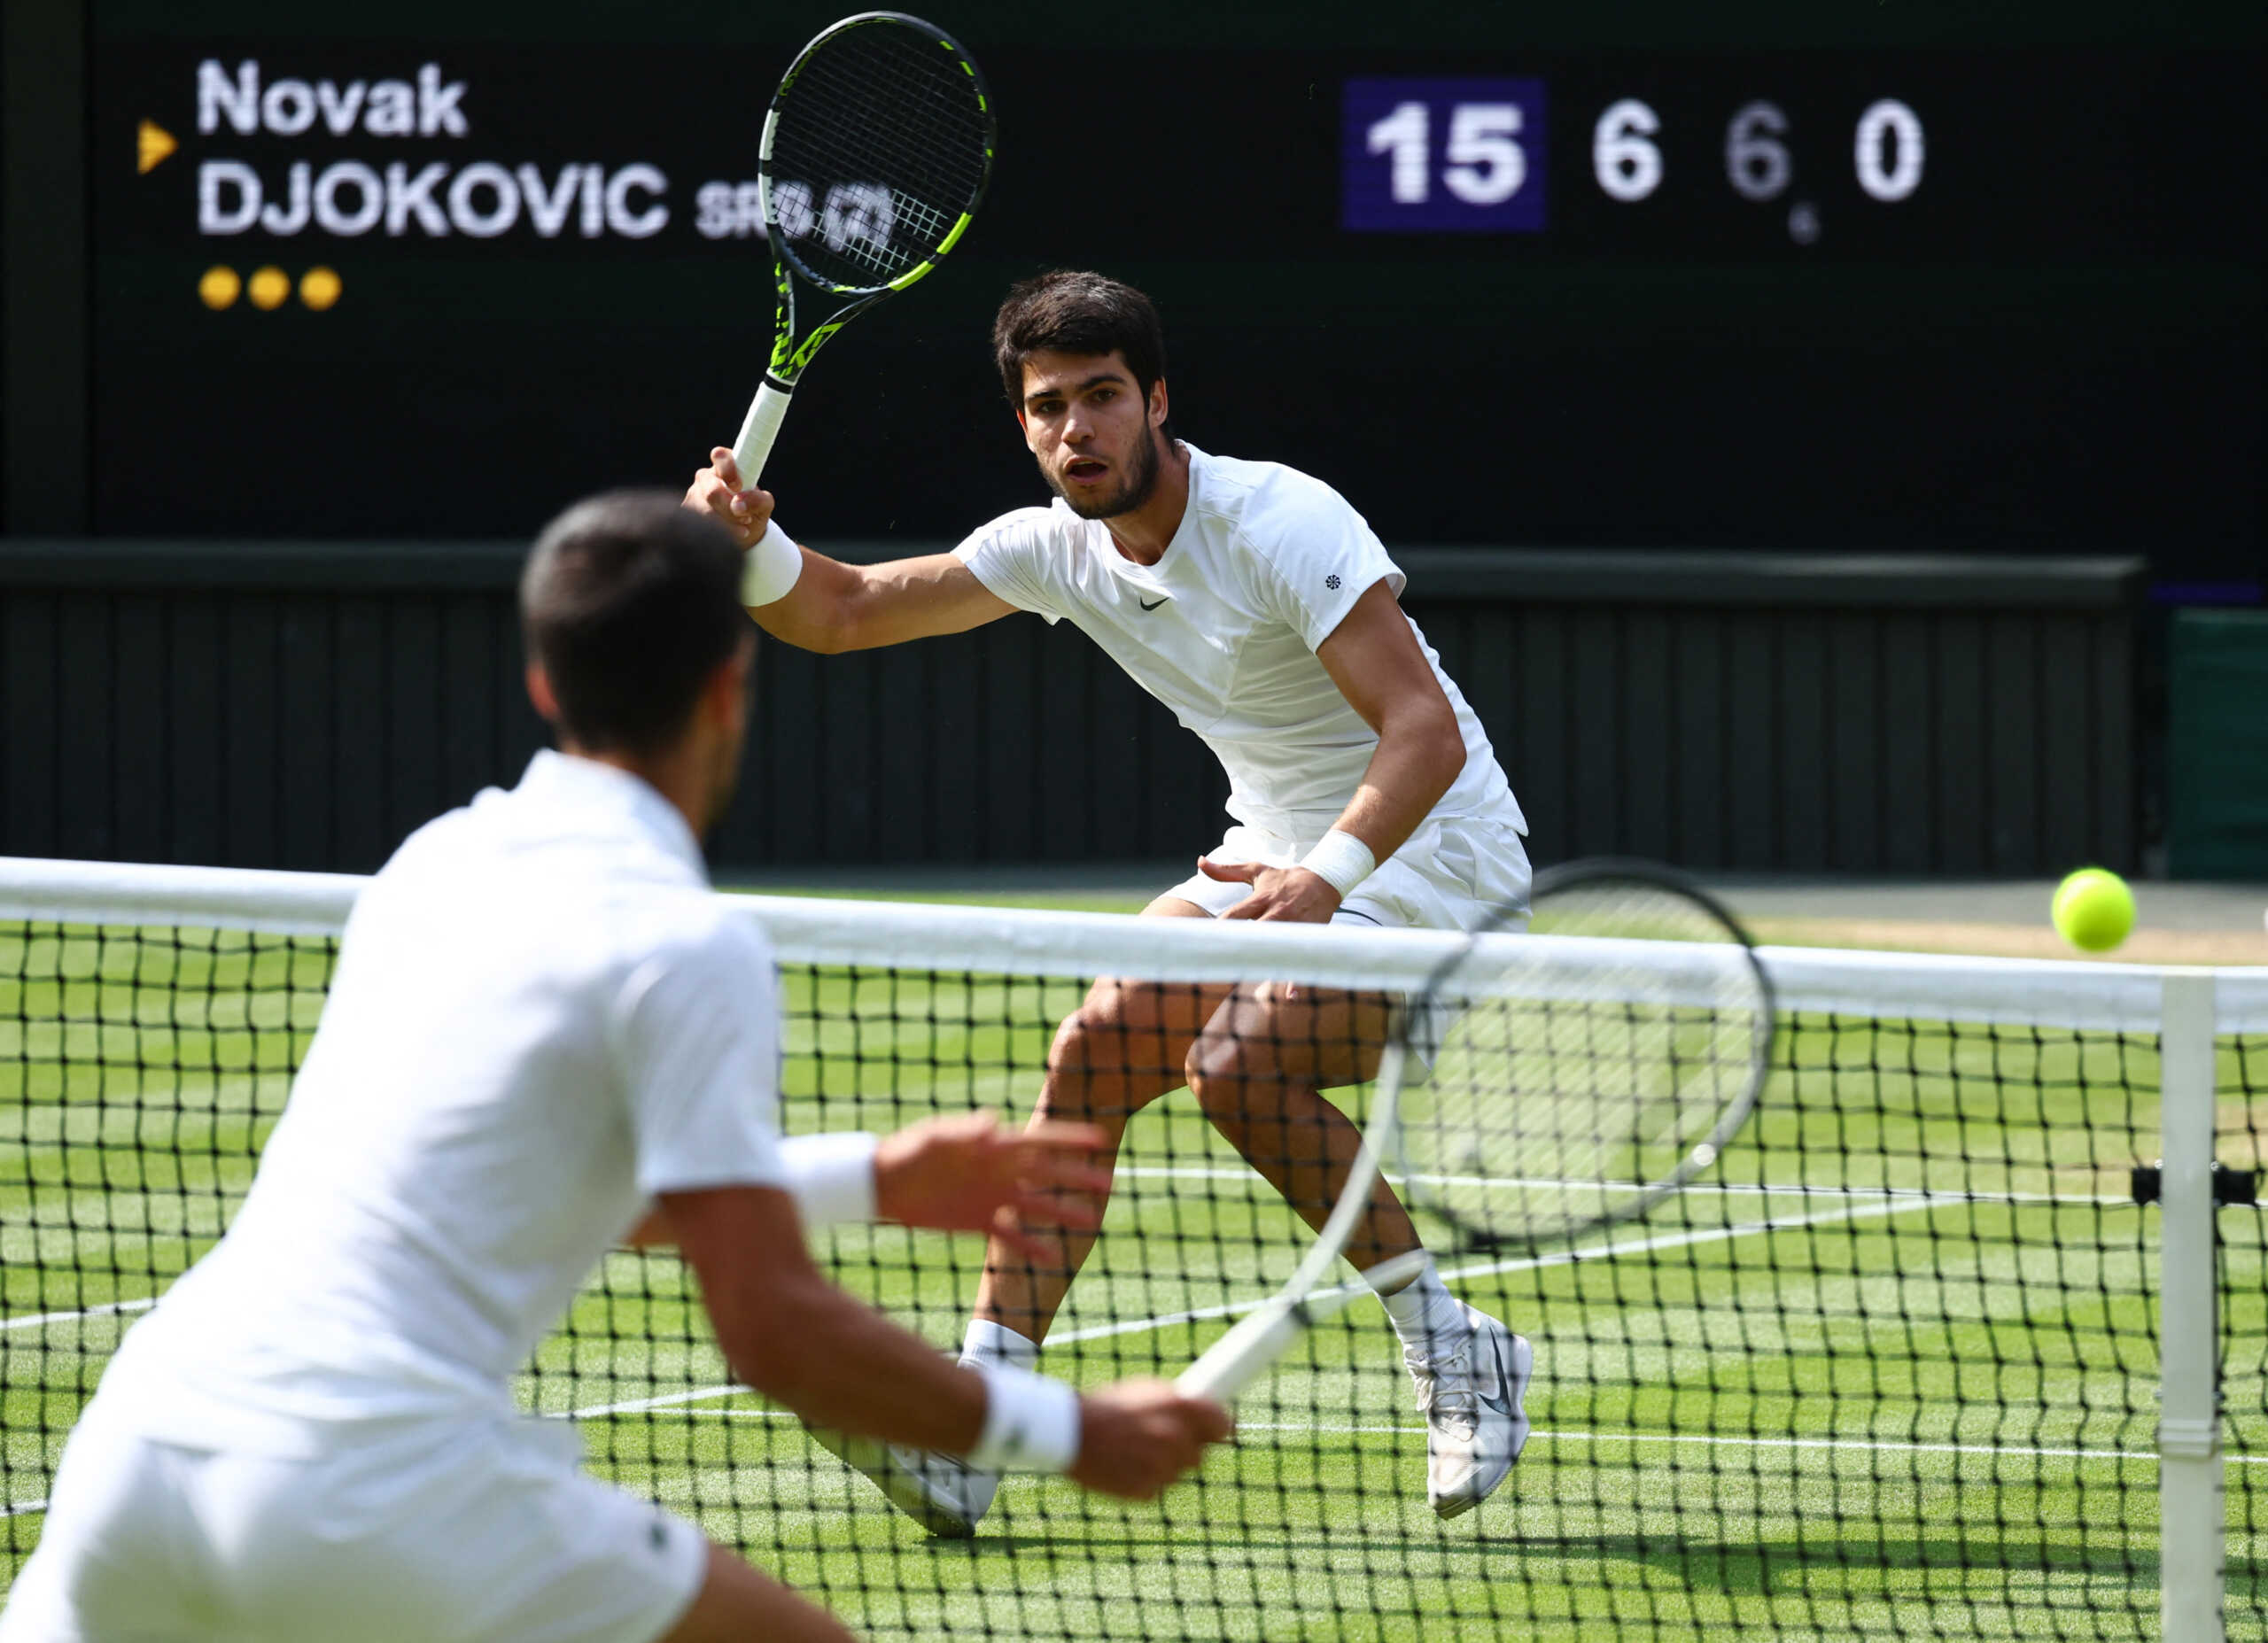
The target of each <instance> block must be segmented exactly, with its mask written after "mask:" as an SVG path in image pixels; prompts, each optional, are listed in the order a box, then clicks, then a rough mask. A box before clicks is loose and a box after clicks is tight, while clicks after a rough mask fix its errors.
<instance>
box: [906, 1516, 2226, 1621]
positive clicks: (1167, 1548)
mask: <svg viewBox="0 0 2268 1643" xmlns="http://www.w3.org/2000/svg"><path fill="white" fill-rule="evenodd" d="M1855 1529H1856V1526H1855V1525H1845V1526H1844V1531H1843V1533H1842V1534H1841V1536H1840V1537H1839V1538H1834V1537H1830V1536H1829V1535H1828V1534H1825V1533H1821V1534H1819V1535H1816V1536H1811V1537H1798V1536H1780V1537H1775V1538H1771V1539H1766V1540H1749V1541H1739V1542H1733V1541H1717V1540H1710V1539H1705V1538H1698V1537H1692V1536H1687V1537H1674V1536H1658V1537H1650V1536H1639V1535H1627V1534H1624V1535H1596V1536H1584V1535H1550V1536H1539V1535H1516V1534H1509V1533H1507V1534H1488V1533H1486V1532H1482V1533H1480V1534H1474V1533H1473V1532H1472V1531H1471V1530H1470V1529H1465V1530H1462V1531H1461V1530H1460V1529H1458V1528H1456V1527H1455V1526H1444V1529H1443V1531H1442V1532H1441V1534H1440V1535H1438V1536H1427V1535H1422V1534H1419V1535H1399V1536H1390V1535H1379V1534H1372V1535H1356V1534H1351V1533H1349V1534H1328V1533H1320V1532H1302V1531H1290V1532H1282V1533H1277V1532H1270V1531H1253V1530H1242V1531H1239V1530H1236V1529H1233V1528H1231V1529H1218V1528H1215V1529H1202V1530H1195V1531H1189V1532H1185V1533H1171V1534H1169V1533H1163V1532H1161V1533H1160V1534H1158V1535H1156V1536H1154V1537H1151V1536H1142V1535H1128V1534H1111V1535H1098V1534H1085V1533H1082V1532H1080V1531H1079V1529H1078V1528H1077V1527H1076V1525H1073V1524H1068V1523H1067V1524H1066V1525H1065V1526H1064V1527H1063V1528H1062V1529H1061V1530H1060V1531H1048V1532H1044V1533H1032V1534H999V1535H979V1536H977V1537H976V1538H973V1539H969V1540H932V1541H928V1542H927V1543H926V1545H927V1546H928V1548H929V1549H930V1550H931V1551H933V1552H935V1553H936V1554H940V1555H943V1556H963V1557H981V1556H983V1555H984V1554H1008V1555H1010V1556H1014V1555H1017V1554H1023V1553H1038V1554H1052V1555H1055V1556H1058V1557H1060V1556H1063V1555H1064V1554H1084V1555H1085V1556H1087V1557H1090V1558H1118V1559H1123V1558H1125V1557H1126V1556H1128V1555H1129V1554H1140V1553H1141V1552H1143V1551H1154V1552H1156V1553H1157V1554H1160V1555H1161V1556H1167V1557H1170V1558H1173V1559H1177V1560H1191V1559H1195V1560H1198V1561H1206V1559H1207V1554H1219V1553H1221V1552H1223V1551H1224V1550H1230V1549H1233V1550H1234V1551H1236V1552H1237V1553H1239V1554H1241V1555H1239V1557H1238V1558H1237V1559H1236V1565H1237V1567H1239V1568H1257V1567H1266V1566H1271V1565H1274V1566H1280V1565H1283V1564H1285V1563H1287V1562H1291V1561H1292V1560H1293V1559H1296V1558H1297V1557H1299V1556H1300V1555H1301V1554H1325V1555H1333V1554H1335V1555H1340V1556H1344V1555H1346V1554H1348V1553H1350V1552H1352V1551H1355V1549H1356V1548H1358V1547H1359V1548H1360V1549H1361V1552H1360V1555H1362V1556H1363V1559H1364V1561H1365V1562H1369V1563H1371V1566H1372V1567H1373V1568H1376V1567H1377V1566H1378V1565H1379V1564H1384V1563H1390V1562H1391V1561H1392V1558H1391V1554H1392V1553H1393V1552H1394V1550H1395V1549H1397V1548H1406V1549H1407V1550H1408V1551H1410V1553H1412V1554H1415V1556H1416V1557H1417V1558H1418V1559H1421V1560H1432V1559H1434V1558H1438V1557H1442V1556H1449V1557H1456V1556H1460V1555H1466V1556H1469V1555H1472V1554H1476V1553H1480V1554H1487V1555H1488V1556H1490V1557H1491V1558H1499V1557H1502V1558H1519V1559H1522V1560H1524V1561H1525V1560H1535V1561H1542V1560H1549V1561H1550V1562H1551V1563H1553V1564H1554V1565H1556V1567H1555V1568H1553V1569H1551V1570H1550V1572H1549V1574H1548V1576H1545V1577H1547V1578H1548V1579H1549V1580H1550V1583H1551V1584H1554V1585H1581V1586H1602V1587H1603V1586H1608V1585H1615V1586H1627V1585H1630V1584H1631V1580H1630V1577H1629V1575H1628V1573H1627V1572H1625V1573H1624V1574H1622V1575H1620V1576H1616V1575H1614V1574H1611V1573H1609V1572H1608V1566H1609V1565H1621V1566H1624V1568H1625V1569H1626V1570H1627V1569H1629V1568H1630V1567H1632V1566H1635V1567H1636V1568H1639V1569H1645V1570H1647V1571H1650V1577H1649V1578H1645V1579H1643V1580H1642V1582H1641V1584H1644V1585H1654V1584H1657V1583H1660V1584H1666V1585H1674V1586H1675V1587H1677V1588H1679V1589H1682V1590H1684V1591H1688V1592H1694V1593H1722V1594H1724V1595H1726V1596H1728V1597H1741V1596H1774V1595H1780V1596H1785V1595H1790V1594H1799V1593H1802V1592H1804V1591H1805V1590H1806V1589H1807V1588H1809V1587H1810V1586H1811V1585H1813V1584H1814V1583H1815V1582H1817V1581H1819V1580H1820V1578H1821V1577H1822V1576H1827V1577H1832V1576H1834V1575H1836V1574H1838V1573H1839V1574H1841V1575H1844V1576H1846V1577H1850V1578H1851V1579H1852V1581H1853V1582H1854V1583H1855V1584H1856V1585H1860V1586H1871V1585H1876V1582H1874V1581H1872V1580H1869V1579H1868V1577H1869V1576H1884V1577H1887V1578H1886V1579H1884V1580H1883V1581H1881V1582H1880V1583H1879V1584H1880V1585H1881V1589H1882V1590H1883V1591H1884V1593H1887V1594H1889V1595H1891V1596H1896V1595H1899V1594H1901V1593H1913V1594H1915V1595H1917V1596H1920V1595H1925V1594H1926V1595H1934V1596H1938V1597H1943V1598H1947V1599H1950V1598H1953V1597H1955V1596H1956V1595H1961V1596H1967V1597H1983V1596H1986V1595H1988V1594H1989V1595H1992V1596H1993V1597H1994V1598H1995V1599H1996V1600H1999V1601H2015V1602H2020V1603H2025V1604H2031V1603H2039V1604H2042V1605H2046V1604H2047V1603H2048V1602H2049V1601H2050V1600H2049V1598H2048V1597H2047V1593H2046V1592H2044V1591H2043V1590H2042V1589H2041V1588H2040V1586H2039V1585H2037V1584H2035V1583H2036V1582H2038V1581H2042V1580H2044V1581H2046V1582H2048V1583H2052V1584H2053V1585H2062V1584H2064V1583H2066V1582H2068V1581H2069V1580H2070V1578H2072V1577H2080V1578H2084V1579H2086V1580H2089V1581H2102V1582H2109V1583H2111V1584H2115V1585H2124V1586H2127V1587H2130V1588H2132V1589H2133V1590H2135V1591H2136V1592H2138V1593H2141V1592H2148V1593H2155V1590H2156V1587H2157V1580H2158V1560H2157V1555H2156V1553H2155V1551H2154V1550H2142V1549H2134V1550H2127V1549H2124V1548H2122V1547H2119V1546H2109V1545H2086V1544H2084V1543H2082V1544H2071V1543H2069V1542H2065V1541H2061V1540H2049V1539H2047V1538H2044V1537H2041V1536H2039V1535H2036V1534H2016V1533H2009V1532H2000V1533H1994V1534H1987V1533H1977V1532H1972V1533H1970V1534H1968V1535H1965V1536H1964V1535H1962V1534H1960V1533H1958V1532H1954V1531H1951V1530H1948V1531H1946V1532H1945V1533H1942V1534H1933V1535H1928V1536H1920V1537H1912V1536H1908V1537H1899V1538H1891V1537H1868V1536H1864V1535H1862V1534H1858V1533H1855V1532H1853V1531H1854V1530H1855ZM1584 1563H1589V1564H1593V1565H1596V1566H1597V1567H1598V1569H1599V1573H1598V1574H1597V1576H1596V1577H1594V1578H1590V1579H1586V1578H1584V1577H1582V1576H1581V1574H1580V1573H1578V1572H1576V1570H1575V1569H1573V1568H1571V1567H1570V1566H1571V1565H1581V1564H1584ZM1503 1572H1504V1573H1505V1574H1506V1575H1507V1576H1511V1577H1517V1575H1518V1569H1516V1568H1511V1567H1508V1568H1506V1569H1504V1571H1503ZM1538 1573H1539V1575H1540V1576H1543V1575H1544V1571H1542V1570H1539V1571H1538ZM1991 1576H2001V1577H2007V1579H2008V1581H2009V1582H2010V1583H2012V1585H2013V1586H2014V1589H2013V1590H2008V1591H2006V1592H2004V1593H1994V1592H1991V1591H1990V1589H1989V1588H1988V1589H1985V1590H1979V1589H1977V1587H1976V1586H1975V1585H1973V1584H1969V1583H1973V1582H1975V1581H1976V1580H1977V1579H1978V1577H1991ZM1955 1578H1960V1579H1961V1580H1962V1581H1963V1582H1964V1585H1963V1586H1962V1587H1961V1589H1960V1591H1959V1593H1956V1591H1955V1590H1953V1589H1952V1588H1951V1587H1950V1586H1949V1585H1948V1584H1946V1583H1950V1582H1951V1581H1953V1579H1955ZM2227 1578H2228V1600H2229V1602H2230V1603H2231V1604H2232V1605H2237V1606H2242V1607H2250V1606H2252V1605H2253V1604H2255V1603H2257V1602H2262V1601H2268V1566H2264V1565H2261V1564H2258V1563H2255V1562H2249V1561H2242V1560H2232V1561H2231V1562H2230V1563H2229V1565H2228V1576H2227ZM2154 1601H2155V1600H2153V1604H2154ZM2054 1606H2055V1607H2059V1608H2068V1607H2074V1605H2073V1604H2071V1603H2070V1602H2069V1601H2059V1602H2056V1603H2055V1604H2054ZM2118 1607H2120V1608H2126V1607H2128V1605H2125V1604H2121V1605H2119V1606H2118Z"/></svg>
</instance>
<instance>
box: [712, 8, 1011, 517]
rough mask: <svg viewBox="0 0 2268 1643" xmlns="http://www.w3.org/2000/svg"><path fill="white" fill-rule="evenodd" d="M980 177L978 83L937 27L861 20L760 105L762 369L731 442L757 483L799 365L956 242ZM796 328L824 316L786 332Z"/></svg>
mask: <svg viewBox="0 0 2268 1643" xmlns="http://www.w3.org/2000/svg"><path fill="white" fill-rule="evenodd" d="M991 175H992V102H991V97H990V95H989V94H988V93H987V92H986V90H985V88H984V76H983V75H982V74H979V73H978V72H977V69H976V63H975V59H974V58H971V57H970V56H969V55H968V53H967V51H965V50H962V49H961V46H960V43H959V42H958V41H956V40H955V39H954V38H953V37H952V36H951V35H948V34H947V33H945V31H944V29H942V28H939V27H936V25H934V24H931V23H925V22H923V21H922V20H921V19H920V18H918V17H908V16H906V15H905V13H904V12H860V13H859V14H858V16H856V17H846V18H844V19H843V20H842V21H841V22H839V23H836V24H835V25H834V26H833V27H829V28H827V30H825V31H824V32H823V33H821V34H820V35H819V37H818V38H817V39H815V40H813V41H812V43H810V44H809V45H807V46H805V47H804V49H803V50H802V51H801V52H800V53H799V54H798V55H797V56H796V60H795V61H794V62H793V63H791V64H789V65H788V72H787V73H786V74H783V75H781V79H780V89H778V90H777V91H774V92H773V94H772V107H771V111H770V112H768V113H766V114H765V117H764V141H763V145H762V147H761V149H760V150H759V151H758V160H757V188H758V190H759V194H760V198H761V200H762V203H763V209H764V228H765V234H766V235H767V236H769V237H770V239H771V242H772V267H773V285H774V288H775V289H776V291H777V292H778V297H777V302H776V307H775V321H776V323H775V328H774V334H773V342H772V363H771V365H770V367H769V368H767V369H766V370H765V374H764V384H763V385H762V386H761V387H759V388H758V389H757V391H756V399H755V402H754V403H753V404H751V405H750V407H749V408H748V416H747V418H746V419H745V420H744V421H743V422H742V423H741V431H740V437H739V438H736V439H734V441H733V458H734V461H735V462H737V463H738V464H739V467H740V478H741V484H742V485H743V486H749V485H753V484H756V482H757V478H758V477H759V476H761V475H762V473H763V472H764V464H765V459H766V458H768V457H769V456H770V455H771V454H772V442H773V440H774V439H775V438H778V437H779V433H780V423H781V419H782V418H784V417H785V416H786V415H787V414H788V399H790V398H791V397H792V396H793V395H794V393H795V391H796V383H797V381H799V380H800V379H801V378H802V376H803V374H804V368H805V367H806V366H808V365H809V364H810V363H811V362H812V355H814V354H816V353H818V352H819V349H820V348H821V347H823V346H825V345H826V343H827V338H828V337H832V336H834V335H835V332H837V331H839V330H841V329H843V327H844V326H845V325H847V324H849V323H850V321H852V320H853V319H855V318H857V317H858V315H859V314H864V313H865V312H866V310H867V309H869V308H871V307H873V306H874V305H875V304H876V303H879V302H881V301H882V300H883V299H884V298H887V297H889V296H891V295H892V294H893V293H895V292H897V291H904V290H905V288H906V287H907V286H909V285H911V284H913V283H914V281H916V280H918V279H920V277H921V276H922V275H925V274H927V273H928V271H929V270H930V269H932V268H934V267H936V266H937V261H938V260H939V259H940V258H942V257H943V256H944V254H945V253H946V252H949V251H951V249H952V248H953V246H954V245H955V244H958V243H959V239H960V236H961V235H962V234H963V232H965V231H966V230H967V228H968V224H969V219H970V218H971V217H972V216H974V215H975V212H976V207H977V204H978V202H979V201H981V200H982V199H983V198H984V185H985V183H986V182H988V181H989V180H990V177H991ZM799 288H800V290H801V292H802V297H803V300H802V304H801V306H802V307H803V308H804V310H806V311H807V312H805V313H804V314H801V315H800V318H801V319H810V318H812V317H814V315H815V314H824V317H823V318H820V319H819V321H818V322H817V323H816V324H810V325H806V326H804V328H803V329H797V327H798V323H799V314H798V290H799Z"/></svg>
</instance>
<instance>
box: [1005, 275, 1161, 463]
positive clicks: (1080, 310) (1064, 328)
mask: <svg viewBox="0 0 2268 1643" xmlns="http://www.w3.org/2000/svg"><path fill="white" fill-rule="evenodd" d="M1035 353H1091V354H1104V353H1119V354H1122V355H1124V356H1125V360H1126V365H1127V368H1128V369H1129V370H1130V371H1132V372H1133V373H1134V385H1135V386H1136V387H1137V388H1138V389H1140V390H1141V391H1142V401H1143V403H1144V404H1145V405H1146V404H1148V403H1149V399H1150V385H1151V384H1153V383H1154V382H1156V381H1157V380H1158V379H1159V378H1160V377H1161V376H1164V375H1165V374H1166V332H1165V327H1164V326H1162V325H1161V324H1160V323H1159V322H1158V311H1157V309H1156V307H1155V306H1153V304H1152V303H1151V301H1150V299H1149V298H1147V297H1146V296H1144V295H1143V294H1142V293H1141V292H1140V291H1136V290H1135V289H1134V288H1133V287H1132V286H1131V285H1129V284H1127V283H1125V282H1124V281H1122V280H1114V279H1112V278H1110V277H1109V276H1108V275H1102V274H1091V273H1088V272H1086V271H1084V270H1083V269H1077V268H1057V269H1055V270H1053V271H1052V273H1047V274H1042V275H1037V276H1036V277H1035V278H1032V279H1029V280H1018V281H1017V282H1016V283H1014V285H1011V286H1009V287H1008V296H1007V299H1006V301H1005V302H1003V303H1001V305H1000V312H999V313H998V314H996V315H995V316H993V320H992V357H993V359H994V360H995V361H996V362H997V363H998V365H999V367H1000V389H1001V391H1002V392H1004V393H1006V395H1007V396H1008V403H1009V404H1010V405H1013V406H1014V407H1016V408H1017V409H1018V410H1019V411H1021V410H1022V409H1023V404H1024V361H1025V360H1028V359H1029V358H1030V357H1031V356H1032V355H1033V354H1035ZM1158 431H1159V432H1161V433H1162V434H1163V435H1165V437H1166V438H1168V439H1169V440H1170V439H1171V438H1173V418H1172V417H1170V416H1169V417H1167V418H1166V421H1165V425H1164V426H1163V427H1161V429H1160V430H1158Z"/></svg>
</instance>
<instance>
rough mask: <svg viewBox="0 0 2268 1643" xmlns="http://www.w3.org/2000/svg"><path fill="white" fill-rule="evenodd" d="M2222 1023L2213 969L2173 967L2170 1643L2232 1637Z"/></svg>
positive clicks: (2168, 1004)
mask: <svg viewBox="0 0 2268 1643" xmlns="http://www.w3.org/2000/svg"><path fill="white" fill-rule="evenodd" d="M2214 1026H2215V1016H2214V1002H2213V974H2212V972H2210V970H2200V971H2194V972H2189V973H2168V974H2167V975H2166V977H2165V979H2164V993H2163V1004H2162V1007H2161V1013H2160V1017H2159V1037H2158V1057H2159V1062H2158V1065H2159V1122H2160V1126H2161V1129H2162V1132H2163V1133H2162V1137H2161V1144H2162V1146H2163V1149H2164V1162H2163V1171H2162V1174H2161V1188H2160V1190H2161V1194H2162V1196H2161V1198H2160V1203H2159V1208H2160V1216H2161V1218H2160V1222H2159V1242H2158V1298H2159V1300H2158V1306H2159V1323H2158V1329H2159V1340H2158V1374H2159V1419H2158V1536H2159V1541H2158V1552H2159V1556H2158V1580H2159V1589H2158V1602H2159V1616H2160V1622H2161V1624H2162V1627H2163V1636H2164V1637H2165V1639H2166V1643H2220V1639H2221V1637H2222V1619H2221V1600H2222V1584H2223V1578H2224V1562H2225V1547H2224V1545H2223V1541H2224V1538H2225V1526H2224V1507H2223V1504H2222V1496H2221V1488H2222V1467H2221V1409H2220V1320H2219V1315H2218V1308H2219V1298H2220V1296H2219V1282H2220V1280H2219V1275H2218V1269H2217V1265H2218V1264H2217V1261H2216V1255H2217V1253H2218V1245H2217V1242H2216V1240H2217V1236H2218V1228H2216V1226H2215V1214H2216V1211H2215V1207H2214V1203H2213V1116H2214V1115H2213V1102H2214V1088H2213V1041H2214Z"/></svg>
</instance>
